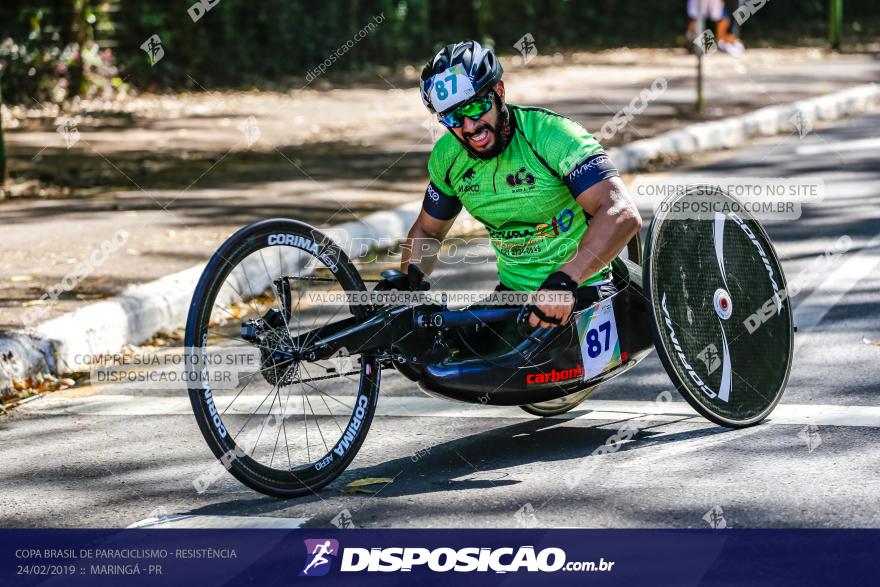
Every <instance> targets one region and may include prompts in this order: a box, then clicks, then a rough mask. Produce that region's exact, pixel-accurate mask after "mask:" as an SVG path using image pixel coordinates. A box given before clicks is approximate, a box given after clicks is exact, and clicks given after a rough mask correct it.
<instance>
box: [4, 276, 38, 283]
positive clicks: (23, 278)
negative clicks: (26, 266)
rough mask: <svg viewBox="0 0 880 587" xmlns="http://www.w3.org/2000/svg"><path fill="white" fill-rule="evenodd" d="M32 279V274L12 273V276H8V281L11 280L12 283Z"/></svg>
mask: <svg viewBox="0 0 880 587" xmlns="http://www.w3.org/2000/svg"><path fill="white" fill-rule="evenodd" d="M33 280H34V276H33V275H13V276H12V277H10V278H9V281H12V282H13V283H14V282H18V281H33Z"/></svg>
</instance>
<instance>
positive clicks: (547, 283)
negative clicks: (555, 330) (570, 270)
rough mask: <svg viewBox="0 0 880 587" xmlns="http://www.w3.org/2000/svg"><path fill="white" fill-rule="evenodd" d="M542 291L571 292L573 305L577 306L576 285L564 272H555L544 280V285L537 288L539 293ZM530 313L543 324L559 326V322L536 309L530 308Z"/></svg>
mask: <svg viewBox="0 0 880 587" xmlns="http://www.w3.org/2000/svg"><path fill="white" fill-rule="evenodd" d="M542 289H543V290H549V291H567V292H571V295H573V296H574V303H575V305H576V304H577V290H578V283H577V282H576V281H575V280H574V279H572V278H571V277H569V276H568V274H567V273H565V272H564V271H557V272H555V273H551V274H550V275H548V276H547V279H545V280H544V283H542V284H541V287H539V288H538V290H539V291H540V290H542ZM532 313H533V314H534V315H535V316H537V317H538V318H539V319H540V320H543V321H544V322H549V323H551V324H560V322H559V320H557V319H556V318H551V317H549V316H547V315H546V314H544V312H542V311H541V310H540V309H538V308H537V307H532Z"/></svg>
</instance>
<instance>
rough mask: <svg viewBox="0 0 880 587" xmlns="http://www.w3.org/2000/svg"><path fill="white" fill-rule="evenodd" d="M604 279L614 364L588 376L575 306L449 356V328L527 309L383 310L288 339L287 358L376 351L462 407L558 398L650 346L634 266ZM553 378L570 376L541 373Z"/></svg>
mask: <svg viewBox="0 0 880 587" xmlns="http://www.w3.org/2000/svg"><path fill="white" fill-rule="evenodd" d="M612 274H613V278H614V282H615V284H616V285H617V288H618V291H617V292H616V293H614V294H613V295H612V296H610V297H609V298H606V300H604V301H608V300H610V301H611V302H612V304H613V308H614V317H615V322H616V324H617V333H618V338H619V341H620V357H621V360H620V362H619V363H618V364H616V365H614V366H612V367H610V368H608V369H606V370H603V371H602V372H601V373H599V374H598V375H595V376H593V377H590V378H589V379H584V378H583V377H578V376H577V374H578V368H579V367H581V370H580V373H583V370H582V367H583V366H582V356H581V350H580V345H579V343H578V333H577V326H576V324H575V322H576V318H577V316H578V315H579V314H580V313H581V312H583V311H585V310H586V308H583V309H581V308H579V309H578V310H577V311H576V312H575V314H573V316H572V319H571V320H569V322H568V324H566V325H563V326H559V327H554V328H547V329H542V328H535V329H531V332H530V333H528V335H527V336H525V337H523V339H522V340H521V341H520V342H519V343H518V344H516V345H510V346H509V348H508V349H507V350H506V351H504V352H498V353H494V354H492V356H472V357H469V358H465V359H456V358H453V357H452V356H451V354H450V349H449V346H448V344H446V342H445V337H444V335H446V334H448V333H449V331H450V330H453V329H456V328H468V327H472V326H475V325H489V324H497V323H503V322H509V321H511V320H520V319H522V318H523V317H524V315H525V313H526V310H527V308H524V307H522V306H516V307H503V308H488V309H482V308H480V309H469V308H464V309H456V310H449V309H447V308H446V307H444V306H441V305H428V304H424V305H410V306H391V307H383V308H378V309H376V310H375V311H374V312H373V313H372V315H371V316H370V317H368V318H367V319H365V320H364V319H358V318H354V317H352V318H347V319H344V320H340V321H337V322H333V323H330V324H326V325H323V326H321V327H318V328H316V329H314V330H311V331H308V332H305V333H302V334H300V335H299V336H297V337H294V338H293V339H292V347H293V348H292V349H291V352H290V359H292V360H307V361H315V360H322V359H329V358H331V357H333V356H336V355H337V354H338V353H340V352H341V351H343V349H344V350H345V351H347V352H349V353H351V354H355V353H357V354H362V355H367V356H369V355H378V354H381V355H383V356H385V357H390V359H389V362H390V363H391V364H393V365H394V367H395V368H397V369H398V371H400V372H401V373H403V374H404V375H405V376H406V377H408V378H409V379H411V380H413V381H416V382H418V384H419V386H420V387H421V388H422V390H423V391H425V392H426V393H428V394H430V395H434V396H437V397H441V398H444V399H449V400H454V401H461V402H467V403H480V404H490V405H505V406H513V405H529V404H534V403H537V402H544V401H548V400H553V399H558V398H562V397H564V396H567V395H569V394H572V393H575V392H577V391H581V390H584V389H587V388H591V387H594V386H596V385H598V384H599V383H601V382H603V381H606V380H608V379H611V378H613V377H616V376H617V375H620V374H622V373H624V372H626V371H628V370H629V369H631V368H632V367H634V366H635V365H637V364H638V363H639V362H640V361H641V360H642V359H643V358H644V357H645V356H647V355H648V354H649V353H650V352H651V350H653V349H654V343H653V339H652V338H651V333H650V329H649V326H648V319H649V318H648V310H647V308H646V303H645V297H644V293H643V290H642V275H641V267H639V266H638V265H636V264H635V263H632V262H630V261H627V260H625V259H622V258H617V259H615V261H614V262H613V263H612ZM294 349H296V350H294ZM553 373H556V374H559V373H565V374H574V375H575V376H572V377H563V378H557V377H555V376H546V375H547V374H553ZM536 375H545V377H535V376H536Z"/></svg>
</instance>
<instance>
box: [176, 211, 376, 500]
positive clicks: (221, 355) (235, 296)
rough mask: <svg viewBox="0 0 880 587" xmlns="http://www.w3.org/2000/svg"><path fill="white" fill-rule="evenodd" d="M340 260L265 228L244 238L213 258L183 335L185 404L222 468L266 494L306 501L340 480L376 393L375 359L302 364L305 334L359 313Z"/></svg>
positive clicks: (278, 226) (311, 242) (294, 234)
mask: <svg viewBox="0 0 880 587" xmlns="http://www.w3.org/2000/svg"><path fill="white" fill-rule="evenodd" d="M358 291H365V287H364V283H363V281H362V280H361V277H360V275H359V274H358V272H357V270H356V269H355V268H354V266H353V265H352V264H351V262H350V261H349V260H348V257H347V256H346V255H345V253H344V252H343V251H342V250H341V249H340V248H339V247H338V246H337V245H335V244H334V243H333V242H332V241H331V240H330V239H329V238H327V237H326V236H325V235H323V234H322V233H321V232H319V231H318V230H316V229H314V228H312V227H310V226H308V225H306V224H303V223H300V222H296V221H293V220H285V219H273V220H266V221H263V222H258V223H256V224H252V225H250V226H248V227H245V228H243V229H241V230H240V231H238V232H237V233H236V234H234V235H233V236H231V237H230V238H229V239H228V240H227V241H226V242H225V243H224V244H223V245H222V246H221V247H220V249H219V250H218V251H217V252H216V253H215V254H214V256H213V257H212V258H211V260H210V261H209V263H208V264H207V266H206V267H205V270H204V272H203V274H202V276H201V279H200V280H199V283H198V286H197V287H196V291H195V294H194V296H193V300H192V304H191V305H190V310H189V315H188V319H187V326H186V338H185V346H186V354H185V358H186V364H187V375H188V379H189V381H188V387H189V395H190V400H191V402H192V407H193V411H194V413H195V417H196V421H197V422H198V425H199V428H200V429H201V432H202V434H203V435H204V437H205V440H206V441H207V442H208V445H209V446H210V447H211V450H212V451H213V452H214V454H215V455H216V457H217V458H218V459H219V460H220V462H221V463H222V464H223V465H224V466H225V467H226V468H227V469H228V470H229V472H230V473H231V474H232V475H234V476H235V477H236V478H237V479H238V480H240V481H241V482H242V483H244V484H245V485H247V486H249V487H251V488H253V489H255V490H257V491H259V492H262V493H265V494H268V495H272V496H277V497H294V496H299V495H305V494H309V493H313V492H316V491H317V490H318V489H320V488H321V487H323V486H324V485H326V484H327V483H330V482H331V481H332V480H333V479H335V478H336V477H337V476H338V475H339V474H340V473H342V472H343V471H344V470H345V468H346V467H347V466H348V464H349V463H350V462H351V460H352V459H353V458H354V456H355V454H357V452H358V449H359V448H360V446H361V444H362V443H363V441H364V438H365V437H366V434H367V430H368V429H369V427H370V422H371V420H372V418H373V413H374V412H375V409H376V402H377V399H378V394H379V378H380V369H379V363H378V360H377V358H376V357H375V356H368V355H359V354H348V353H347V352H345V350H344V349H343V350H342V351H340V352H339V353H337V354H336V355H334V356H333V357H331V358H328V359H324V360H312V361H307V360H304V358H303V357H302V356H300V355H299V353H298V350H299V349H300V348H301V347H302V346H303V345H304V344H306V342H305V341H307V340H308V337H302V336H301V335H303V334H304V333H307V332H311V331H314V330H315V329H316V328H320V327H323V326H326V325H328V324H333V323H336V322H338V321H340V320H345V319H348V320H350V321H356V320H358V319H362V318H363V317H364V316H365V315H366V313H367V312H368V306H366V305H357V303H356V302H357V300H352V299H351V298H350V297H346V296H345V295H344V294H343V292H358Z"/></svg>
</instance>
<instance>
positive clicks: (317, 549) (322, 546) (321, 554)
mask: <svg viewBox="0 0 880 587" xmlns="http://www.w3.org/2000/svg"><path fill="white" fill-rule="evenodd" d="M309 542H312V543H313V544H314V547H313V548H312V549H311V552H309V555H310V560H309V561H308V563H307V564H306V566H305V568H304V569H303V570H302V573H300V576H303V575H308V574H309V571H310V570H312V569H314V568H316V567H319V566H321V565H326V564H327V563H329V562H330V559H329V558H327V556H326V555H330V556H336V554H337V551H336V550H337V548H338V544H334V543H336V541H335V540H325V541H324V542H319V541H311V540H308V541H306V547H307V548H308V546H309V544H308V543H309ZM307 552H308V550H307ZM328 570H329V568H322V569H320V570H319V571H320V572H319V573H318V574H319V575H324V574H326V573H327V571H328ZM313 576H314V575H313Z"/></svg>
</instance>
